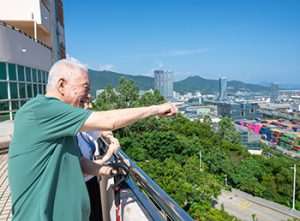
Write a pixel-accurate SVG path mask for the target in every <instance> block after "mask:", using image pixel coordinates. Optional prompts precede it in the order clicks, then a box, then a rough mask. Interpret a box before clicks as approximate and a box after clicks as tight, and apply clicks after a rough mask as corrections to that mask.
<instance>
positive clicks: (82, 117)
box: [34, 98, 92, 139]
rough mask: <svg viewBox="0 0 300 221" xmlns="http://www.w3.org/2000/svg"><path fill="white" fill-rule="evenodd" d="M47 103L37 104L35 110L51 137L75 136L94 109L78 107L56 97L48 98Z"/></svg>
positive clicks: (36, 117)
mask: <svg viewBox="0 0 300 221" xmlns="http://www.w3.org/2000/svg"><path fill="white" fill-rule="evenodd" d="M48 99H49V102H47V105H43V103H40V105H39V104H37V107H36V108H38V109H39V110H36V111H34V117H35V120H36V121H40V122H43V124H42V125H43V128H41V129H42V130H43V131H44V133H45V134H46V136H47V137H48V138H50V139H53V138H56V137H57V138H59V137H65V136H75V135H76V133H77V132H78V131H79V130H80V128H81V127H82V125H83V124H84V122H85V121H86V119H87V118H88V117H89V116H90V114H91V113H92V111H90V110H84V109H81V108H76V107H74V106H72V105H69V104H67V103H65V102H62V101H60V100H58V99H56V98H48Z"/></svg>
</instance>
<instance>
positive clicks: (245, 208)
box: [215, 190, 300, 221]
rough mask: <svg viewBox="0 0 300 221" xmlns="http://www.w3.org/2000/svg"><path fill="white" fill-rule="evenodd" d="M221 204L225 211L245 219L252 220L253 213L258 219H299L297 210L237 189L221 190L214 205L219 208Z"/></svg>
mask: <svg viewBox="0 0 300 221" xmlns="http://www.w3.org/2000/svg"><path fill="white" fill-rule="evenodd" d="M222 204H223V205H224V209H225V211H226V212H228V213H229V214H231V215H234V216H236V217H238V218H239V219H242V220H246V221H253V214H256V217H257V219H258V221H282V220H288V219H290V220H293V219H294V218H295V220H300V212H299V211H292V210H291V209H289V208H288V207H285V206H282V205H280V204H277V203H274V202H271V201H268V200H265V199H262V198H259V197H253V196H251V195H250V194H247V193H244V192H241V191H238V190H233V191H232V192H231V191H226V190H222V194H221V195H220V196H219V198H218V199H217V204H216V205H215V207H216V208H218V209H221V207H222V206H221V205H222Z"/></svg>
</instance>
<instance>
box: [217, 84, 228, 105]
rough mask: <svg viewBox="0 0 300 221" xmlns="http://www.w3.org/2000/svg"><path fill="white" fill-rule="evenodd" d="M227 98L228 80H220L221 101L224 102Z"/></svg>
mask: <svg viewBox="0 0 300 221" xmlns="http://www.w3.org/2000/svg"><path fill="white" fill-rule="evenodd" d="M226 96H227V78H220V79H219V98H218V100H219V101H223V100H225V99H226Z"/></svg>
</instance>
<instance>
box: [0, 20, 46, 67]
mask: <svg viewBox="0 0 300 221" xmlns="http://www.w3.org/2000/svg"><path fill="white" fill-rule="evenodd" d="M0 61H2V62H9V63H14V64H19V65H24V66H29V67H32V68H36V69H41V70H45V71H48V70H49V69H50V67H51V65H52V62H51V50H50V49H48V48H46V47H44V46H43V45H41V44H39V43H37V42H35V41H34V40H33V39H30V38H29V37H27V36H25V35H24V34H23V33H19V32H18V31H15V30H12V29H11V28H8V27H4V26H1V25H0Z"/></svg>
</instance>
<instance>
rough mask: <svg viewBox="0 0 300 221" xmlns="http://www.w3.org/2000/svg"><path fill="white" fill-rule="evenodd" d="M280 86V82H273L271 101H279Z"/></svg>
mask: <svg viewBox="0 0 300 221" xmlns="http://www.w3.org/2000/svg"><path fill="white" fill-rule="evenodd" d="M278 94H279V87H278V84H275V83H272V84H271V93H270V102H271V103H275V102H276V101H278Z"/></svg>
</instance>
